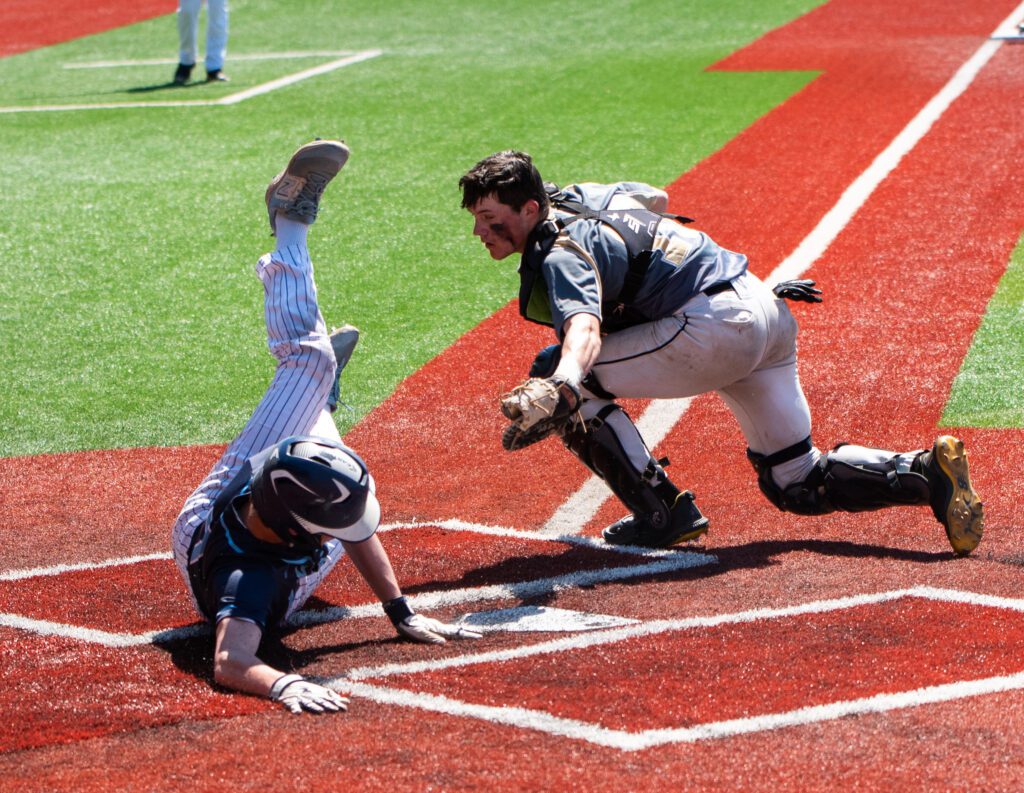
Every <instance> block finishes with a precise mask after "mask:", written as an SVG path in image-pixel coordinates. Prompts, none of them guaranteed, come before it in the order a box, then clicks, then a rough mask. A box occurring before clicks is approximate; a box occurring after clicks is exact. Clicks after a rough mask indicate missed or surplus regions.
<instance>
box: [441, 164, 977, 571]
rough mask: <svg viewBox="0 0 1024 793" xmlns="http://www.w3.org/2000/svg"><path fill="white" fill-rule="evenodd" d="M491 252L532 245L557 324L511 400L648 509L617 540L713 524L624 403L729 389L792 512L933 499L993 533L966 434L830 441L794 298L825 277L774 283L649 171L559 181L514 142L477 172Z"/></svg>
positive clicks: (470, 205)
mask: <svg viewBox="0 0 1024 793" xmlns="http://www.w3.org/2000/svg"><path fill="white" fill-rule="evenodd" d="M459 187H460V188H461V190H462V206H463V208H465V209H468V210H469V211H470V213H472V215H473V217H474V221H475V222H474V226H473V233H474V235H476V236H477V237H479V238H480V241H481V242H482V243H483V244H484V246H485V247H486V248H487V250H488V252H489V253H490V255H491V257H492V258H494V259H496V260H500V259H505V258H506V257H508V256H511V255H512V254H514V253H518V254H520V257H521V259H520V265H519V274H520V292H519V310H520V313H521V315H522V316H523V317H524V318H525V319H527V320H531V321H534V322H540V323H543V324H545V325H550V326H551V327H553V328H554V331H555V335H556V337H557V339H558V342H559V343H558V344H555V345H553V346H550V347H548V348H546V349H544V350H542V351H541V352H540V354H539V355H538V356H537V358H536V360H535V361H534V364H533V366H532V368H531V371H530V376H531V377H530V379H529V380H527V381H526V382H525V383H523V384H522V385H520V386H518V387H517V388H515V389H514V390H513V391H512V392H511V393H510V394H508V395H506V396H505V397H504V398H503V399H502V403H501V408H502V411H503V413H504V414H505V416H506V417H507V418H508V419H509V420H510V421H511V424H510V425H509V426H508V428H507V429H506V430H505V432H504V435H503V437H502V444H503V445H504V447H505V448H506V449H507V450H509V451H515V450H518V449H521V448H524V447H525V446H528V445H530V444H532V443H536V442H537V441H539V440H542V439H543V438H545V437H547V436H549V435H552V434H556V435H558V436H559V437H560V438H561V440H562V442H563V443H564V444H565V446H566V447H567V448H568V449H569V451H571V452H572V453H573V454H574V455H575V456H576V457H578V458H579V460H580V461H581V462H582V463H583V464H584V465H586V466H587V467H588V468H589V469H591V470H592V471H593V472H594V473H595V474H597V475H598V476H599V477H601V478H602V479H603V480H604V481H605V482H606V483H607V485H608V487H609V488H610V489H611V490H612V492H613V493H614V494H615V495H616V496H618V498H619V499H620V500H621V501H622V502H623V504H625V505H626V507H627V508H628V509H629V510H630V512H631V513H632V514H630V515H628V516H626V517H624V518H623V519H621V520H619V521H618V522H616V523H614V524H612V525H611V526H609V527H608V528H606V529H605V530H604V532H603V535H604V539H605V541H606V542H608V543H612V544H620V545H643V546H653V547H669V546H672V545H675V544H677V543H680V542H685V541H687V540H693V539H696V538H698V537H700V536H701V535H702V534H704V533H705V532H706V531H707V529H708V520H707V518H705V517H704V516H703V515H702V514H701V512H700V510H699V509H698V508H697V505H696V503H695V501H694V496H693V493H692V492H691V491H688V490H687V491H681V490H680V489H679V488H678V487H676V485H675V484H673V483H672V481H671V480H670V479H669V478H668V476H667V475H666V473H665V469H664V466H663V462H662V461H659V460H656V459H655V458H654V457H653V456H652V455H651V453H650V451H649V450H648V448H647V446H646V445H645V443H644V441H643V439H642V438H641V437H640V434H639V432H638V431H637V428H636V426H635V425H634V424H633V422H632V420H631V419H630V418H629V416H627V415H626V413H625V411H623V409H622V408H621V407H620V406H619V405H617V404H616V402H615V400H616V399H617V398H619V397H644V398H681V397H690V396H695V395H697V394H702V393H705V392H708V391H714V392H716V393H717V394H719V395H720V396H721V397H722V399H723V400H725V403H726V404H727V405H728V407H729V408H730V410H731V411H732V413H733V415H734V416H735V417H736V419H737V421H739V423H740V427H741V428H742V430H743V434H744V436H745V437H746V439H747V444H748V449H747V456H748V458H749V460H750V463H751V464H752V465H753V467H754V470H755V472H756V474H757V478H758V484H759V486H760V488H761V491H762V492H763V493H764V494H765V496H767V498H768V499H769V500H770V501H771V502H772V503H773V504H775V505H776V506H777V507H778V508H779V509H780V510H783V511H788V512H795V513H798V514H802V515H820V514H825V513H829V512H833V511H835V510H844V511H848V512H860V511H865V510H875V509H880V508H882V507H887V506H897V505H908V506H909V505H923V506H930V507H931V509H932V511H933V513H934V515H935V517H936V518H937V519H938V521H939V522H940V523H941V524H942V525H943V526H944V527H945V530H946V536H947V537H948V539H949V542H950V544H951V545H952V547H953V550H954V551H955V552H956V553H957V554H960V555H963V554H968V553H970V552H971V551H972V550H973V549H974V548H975V547H976V546H977V545H978V542H979V541H980V540H981V535H982V529H983V525H984V520H983V510H982V504H981V501H980V500H979V498H978V495H977V493H976V492H975V491H974V489H973V487H972V486H971V482H970V477H969V475H968V467H967V456H966V454H965V452H964V448H963V444H962V443H961V442H960V441H959V440H958V439H956V438H954V437H952V436H949V435H944V436H941V437H939V438H938V439H937V440H936V441H935V442H934V444H933V445H932V447H931V449H927V450H918V451H911V452H902V453H900V452H892V451H884V450H881V449H870V448H866V447H864V446H854V445H849V444H842V445H840V446H837V447H835V448H834V449H832V450H831V451H829V452H827V453H822V452H821V451H819V450H818V448H817V447H815V446H814V444H813V443H812V441H811V416H810V411H809V409H808V405H807V400H806V399H805V398H804V394H803V391H802V389H801V387H800V381H799V378H798V376H797V358H796V336H797V325H796V320H795V319H794V318H793V315H792V314H791V313H790V311H789V308H788V307H787V305H786V303H785V300H784V298H786V299H792V300H802V301H807V302H815V303H816V302H821V297H820V295H821V292H820V290H818V289H816V288H815V285H814V282H813V281H807V280H801V281H788V282H784V283H781V284H779V285H777V286H776V287H775V288H774V289H770V288H768V287H767V286H766V285H765V284H763V283H762V282H761V281H760V280H759V279H758V278H757V277H755V276H754V275H753V274H752V273H750V272H748V270H747V259H746V257H745V256H743V255H742V254H740V253H735V252H733V251H729V250H726V249H725V248H722V247H721V246H719V245H717V244H716V243H715V242H714V241H713V240H712V239H711V238H709V237H708V236H707V235H706V234H704V233H702V232H700V231H697V230H695V229H693V228H690V227H689V226H688V225H687V224H688V223H689V222H691V221H690V220H689V219H688V218H682V217H679V216H676V215H671V214H669V213H667V211H666V210H667V207H668V196H667V195H666V194H665V193H664V192H663V191H661V190H658V189H657V188H654V187H651V186H650V185H647V184H642V183H638V182H620V183H617V184H594V183H585V184H576V185H570V186H568V187H565V188H562V189H559V188H558V187H556V186H554V185H550V184H546V183H545V182H544V181H543V180H542V179H541V176H540V174H539V173H538V171H537V169H536V168H535V167H534V165H533V162H532V160H531V158H530V156H529V155H528V154H525V153H523V152H519V151H503V152H500V153H498V154H494V155H492V156H490V157H487V158H486V159H484V160H481V161H480V162H479V163H477V164H476V165H475V166H474V167H473V168H472V169H471V170H470V171H468V172H467V173H466V174H465V175H464V176H463V177H462V178H461V179H460V181H459Z"/></svg>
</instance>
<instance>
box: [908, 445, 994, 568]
mask: <svg viewBox="0 0 1024 793" xmlns="http://www.w3.org/2000/svg"><path fill="white" fill-rule="evenodd" d="M921 462H922V463H923V468H924V471H925V475H926V476H927V477H928V486H929V489H930V490H931V499H930V503H931V508H932V512H934V513H935V517H936V518H937V519H938V521H939V523H941V524H942V525H943V526H945V527H946V536H947V537H948V538H949V544H950V545H952V546H953V550H954V551H955V552H956V553H957V555H958V556H966V555H967V554H969V553H970V552H971V551H973V550H974V549H975V548H977V547H978V543H979V542H981V535H982V532H983V531H984V528H985V515H984V505H983V504H982V503H981V499H980V498H978V494H977V493H976V492H975V490H974V488H973V487H972V486H971V477H970V474H969V473H968V470H967V452H965V451H964V444H963V441H961V440H960V439H959V438H954V437H953V436H952V435H940V436H939V437H938V438H937V439H936V441H935V445H934V446H932V450H931V451H930V452H926V453H925V457H924V459H923V460H922V461H921Z"/></svg>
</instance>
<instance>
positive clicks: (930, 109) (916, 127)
mask: <svg viewBox="0 0 1024 793" xmlns="http://www.w3.org/2000/svg"><path fill="white" fill-rule="evenodd" d="M1022 13H1024V3H1021V4H1020V5H1019V6H1018V7H1017V9H1016V10H1015V11H1014V12H1013V13H1012V14H1011V15H1010V16H1009V17H1008V18H1007V20H1006V22H1003V23H1002V24H1001V25H1000V28H1003V27H1005V26H1006V25H1008V24H1010V23H1011V22H1015V21H1016V20H1019V19H1020V15H1021V14H1022ZM1002 43H1003V42H1002V41H997V40H988V41H986V42H985V43H984V44H982V45H981V46H980V47H979V48H978V49H977V51H976V52H975V53H974V55H972V56H971V57H970V58H969V59H968V60H967V61H966V62H965V63H964V64H963V65H962V66H961V67H960V68H959V69H958V70H957V72H956V74H954V75H953V77H951V78H950V80H949V82H947V83H946V85H945V86H943V87H942V89H941V90H940V91H939V92H938V93H937V94H936V95H935V96H934V97H932V99H931V100H930V101H929V102H928V103H927V104H926V105H925V106H924V107H923V108H922V109H921V110H920V111H919V112H918V114H917V115H916V116H914V118H913V119H911V121H910V123H909V124H907V126H906V127H904V128H903V130H902V131H901V132H900V133H899V134H898V135H897V136H896V137H895V138H893V140H892V142H891V143H890V144H889V145H888V146H886V148H885V150H884V151H882V153H881V154H879V155H878V156H877V157H876V158H875V160H874V162H872V163H871V165H869V166H868V168H867V170H865V171H864V172H863V173H862V174H861V175H860V176H858V177H857V178H856V179H855V180H854V181H853V182H852V183H851V184H850V186H849V187H847V188H846V190H845V191H844V192H843V194H842V195H841V196H840V197H839V200H838V201H837V202H836V204H835V205H834V206H833V207H832V208H831V209H830V210H829V211H828V212H826V213H825V215H824V216H823V217H822V218H821V220H820V221H819V222H818V225H817V226H815V227H814V229H813V230H812V231H811V232H810V234H808V235H807V236H806V237H805V238H804V239H803V241H802V242H801V243H800V244H799V245H798V246H797V248H796V250H794V251H793V252H792V253H791V254H790V255H789V256H787V257H786V258H785V259H784V260H783V261H782V262H781V263H780V264H779V265H778V266H777V267H776V268H775V269H774V270H773V271H772V273H771V274H770V275H769V276H768V277H767V279H765V281H766V283H768V284H776V283H779V282H780V281H787V280H790V279H793V278H799V277H800V276H801V275H803V274H804V273H805V272H806V271H807V270H808V269H809V268H810V266H811V265H812V264H814V262H816V261H817V260H818V258H819V257H821V255H822V254H823V253H824V252H825V251H826V250H827V249H828V247H829V246H830V245H831V244H832V243H833V242H834V241H835V239H836V237H838V236H839V234H840V233H841V232H842V231H843V229H845V228H846V226H847V225H848V224H849V222H850V220H851V219H852V218H853V216H854V215H855V214H856V213H857V212H858V211H859V210H860V208H861V207H862V206H864V203H865V202H866V201H867V200H868V198H870V197H871V195H872V193H874V191H875V189H876V188H877V187H878V185H879V184H881V183H882V180H884V179H885V178H886V177H887V176H888V175H889V174H890V173H891V172H892V171H893V169H894V168H895V167H896V166H897V165H898V164H899V163H900V161H901V160H902V159H903V157H904V156H906V155H907V154H908V153H909V152H910V151H911V150H912V149H913V148H914V147H915V146H916V145H917V144H918V142H919V141H920V140H921V138H923V137H924V136H925V135H926V134H927V133H928V131H929V130H930V129H931V128H932V126H933V125H934V124H935V122H936V121H938V120H939V118H940V117H941V116H942V114H943V113H944V112H945V111H946V110H947V109H948V108H949V106H950V105H951V104H952V103H953V102H954V100H956V98H957V97H959V96H960V95H961V94H962V93H963V92H964V91H965V90H967V88H968V86H970V84H971V83H972V82H973V81H974V78H975V77H977V76H978V73H979V72H980V71H981V69H982V68H983V67H984V66H985V64H986V63H988V61H989V60H990V59H991V58H992V56H993V55H995V53H996V51H997V50H998V49H999V47H1000V46H1002ZM691 401H692V400H689V399H685V400H671V407H669V408H665V407H661V406H659V402H661V400H653V401H652V402H651V404H650V405H649V406H648V407H647V410H646V411H644V414H643V415H642V416H641V417H640V420H639V421H638V422H637V428H638V429H639V428H640V424H641V422H645V429H644V430H641V433H640V434H641V436H643V437H644V438H645V440H646V441H647V445H648V446H649V447H650V448H652V449H653V448H654V447H655V446H656V445H657V444H658V443H659V442H660V441H661V440H662V439H663V438H664V437H665V436H666V435H667V434H668V433H669V431H670V430H671V429H672V427H673V426H675V424H676V423H677V422H678V421H679V419H681V418H682V417H683V415H684V414H685V413H686V411H687V410H688V409H689V407H690V404H691ZM648 414H651V418H650V419H648ZM609 495H610V493H609V490H608V488H607V486H605V485H604V483H603V482H602V481H601V480H600V479H599V478H598V477H597V476H593V477H591V478H590V479H588V480H587V482H586V483H585V484H584V485H583V487H582V488H581V489H580V490H579V491H577V492H576V493H575V494H574V495H573V496H571V497H570V499H569V501H568V502H566V504H563V505H562V506H561V507H559V508H558V510H556V512H555V514H554V515H552V517H551V518H550V520H549V521H548V523H547V524H546V525H545V527H544V530H545V531H550V532H551V533H557V534H567V533H570V532H573V531H576V532H579V531H582V529H583V527H584V526H585V525H586V524H587V523H588V522H590V520H592V519H593V517H594V515H596V514H597V511H598V510H599V509H600V508H601V505H602V504H603V503H604V502H605V500H606V499H607V498H608V496H609ZM570 506H571V510H572V511H571V512H570V511H569V508H570Z"/></svg>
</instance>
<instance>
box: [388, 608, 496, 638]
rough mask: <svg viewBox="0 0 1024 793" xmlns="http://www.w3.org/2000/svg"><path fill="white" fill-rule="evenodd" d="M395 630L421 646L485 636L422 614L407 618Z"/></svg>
mask: <svg viewBox="0 0 1024 793" xmlns="http://www.w3.org/2000/svg"><path fill="white" fill-rule="evenodd" d="M395 628H396V629H397V630H398V632H399V634H401V635H402V636H404V637H405V638H406V639H411V640H412V641H414V642H420V643H421V644H444V643H445V642H446V641H447V640H448V639H479V638H480V637H481V636H483V634H482V633H479V632H477V631H472V630H470V629H469V628H464V627H462V626H461V625H448V624H447V623H444V622H440V621H438V620H435V619H434V618H433V617H424V616H423V615H422V614H413V615H412V616H411V617H406V618H405V619H404V620H402V621H401V622H400V623H398V624H397V625H396V626H395Z"/></svg>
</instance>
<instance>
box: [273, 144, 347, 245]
mask: <svg viewBox="0 0 1024 793" xmlns="http://www.w3.org/2000/svg"><path fill="white" fill-rule="evenodd" d="M348 155H349V150H348V146H346V145H345V144H344V143H342V142H341V141H338V140H314V141H312V142H311V143H307V144H306V145H305V146H300V147H299V149H298V150H297V151H296V152H295V154H293V155H292V158H291V159H290V160H289V161H288V165H287V166H285V169H284V170H283V171H281V173H279V174H278V175H277V176H275V177H274V178H273V179H272V180H271V182H270V185H269V186H268V187H267V194H266V196H265V198H266V202H267V213H268V214H269V215H270V231H271V232H272V233H274V234H276V233H277V225H276V222H275V219H276V216H277V213H278V212H283V213H284V214H285V216H286V217H288V218H291V219H292V220H297V221H299V222H300V223H305V224H307V225H308V224H311V223H313V221H315V220H316V216H317V212H318V211H319V209H320V197H321V196H322V195H323V193H324V188H326V187H327V185H328V183H329V182H330V181H331V179H333V178H334V177H335V176H337V175H338V171H340V170H341V169H342V167H343V166H344V165H345V163H346V162H347V161H348Z"/></svg>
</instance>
